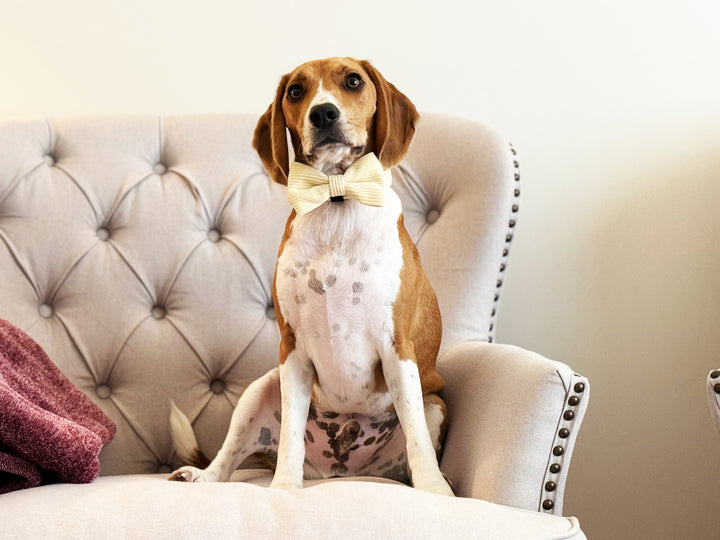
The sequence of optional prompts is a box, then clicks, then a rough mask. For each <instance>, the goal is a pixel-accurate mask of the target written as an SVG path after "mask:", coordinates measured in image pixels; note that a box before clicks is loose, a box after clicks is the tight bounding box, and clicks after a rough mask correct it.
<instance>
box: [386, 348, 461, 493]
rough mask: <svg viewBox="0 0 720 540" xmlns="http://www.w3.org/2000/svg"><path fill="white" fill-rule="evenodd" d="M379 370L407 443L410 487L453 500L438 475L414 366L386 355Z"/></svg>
mask: <svg viewBox="0 0 720 540" xmlns="http://www.w3.org/2000/svg"><path fill="white" fill-rule="evenodd" d="M382 368H383V375H384V376H385V381H386V383H387V385H388V389H389V390H390V394H391V396H392V400H393V404H394V405H395V411H396V413H397V415H398V419H399V420H400V427H402V430H403V433H404V434H405V439H406V440H407V448H406V450H407V457H408V466H409V467H410V474H411V475H412V482H413V486H414V487H416V488H418V489H422V490H424V491H429V492H431V493H437V494H440V495H450V496H453V492H452V489H451V488H450V486H449V485H448V483H447V481H446V480H445V478H444V477H443V474H442V473H441V472H440V467H439V466H438V461H437V453H436V452H435V448H434V446H433V443H432V439H431V437H430V431H429V429H428V425H427V420H426V419H425V406H424V401H423V394H422V385H421V384H420V373H419V371H418V367H417V364H416V363H415V362H414V361H413V360H402V359H400V358H398V356H397V354H392V353H390V354H386V355H385V357H384V358H383V359H382Z"/></svg>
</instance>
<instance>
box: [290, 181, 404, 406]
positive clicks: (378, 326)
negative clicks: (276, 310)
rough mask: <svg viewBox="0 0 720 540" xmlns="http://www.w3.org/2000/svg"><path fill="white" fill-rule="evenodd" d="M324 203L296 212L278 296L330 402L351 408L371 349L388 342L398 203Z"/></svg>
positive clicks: (361, 394) (362, 386) (370, 365)
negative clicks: (298, 213)
mask: <svg viewBox="0 0 720 540" xmlns="http://www.w3.org/2000/svg"><path fill="white" fill-rule="evenodd" d="M387 199H388V200H387V202H386V205H385V206H384V207H381V208H374V207H369V206H364V205H362V204H360V203H357V202H355V201H352V200H348V201H344V202H342V203H328V204H325V205H324V206H322V207H320V208H318V209H317V210H315V211H314V212H311V213H310V214H307V215H305V216H302V217H296V218H295V220H294V222H293V225H292V233H291V236H290V238H289V239H288V241H287V242H286V244H285V247H284V249H283V252H282V253H281V255H280V258H279V261H278V268H277V296H278V302H279V307H280V310H281V313H282V315H283V318H284V319H285V320H286V321H287V322H288V323H289V324H290V326H291V327H292V329H293V332H294V333H295V339H296V347H297V348H298V349H300V351H301V352H302V353H303V354H305V355H306V356H307V357H308V358H310V360H311V361H312V363H313V365H314V367H315V371H316V373H317V376H318V383H319V385H320V387H321V388H320V390H321V391H322V393H324V394H325V397H326V398H327V399H328V400H329V401H330V403H331V404H333V405H335V406H338V407H339V408H340V407H342V408H343V409H345V408H353V406H356V402H364V401H366V400H367V399H368V396H370V395H371V394H372V393H373V392H374V390H375V387H376V383H377V381H376V378H377V373H378V362H379V354H378V350H379V349H380V348H381V347H383V346H386V344H387V343H388V342H391V341H392V336H393V330H394V329H393V318H392V309H393V304H394V302H395V299H396V298H397V294H398V290H399V287H400V270H401V268H402V246H401V244H400V240H399V235H398V228H397V227H398V225H397V221H398V217H399V215H400V202H399V200H398V198H397V196H396V195H395V194H394V192H392V190H389V192H388V198H387Z"/></svg>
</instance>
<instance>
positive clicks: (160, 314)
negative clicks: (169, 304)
mask: <svg viewBox="0 0 720 540" xmlns="http://www.w3.org/2000/svg"><path fill="white" fill-rule="evenodd" d="M165 313H166V312H165V308H163V307H161V306H153V308H152V311H151V312H150V314H151V315H152V317H153V319H157V320H160V319H162V318H164V317H165Z"/></svg>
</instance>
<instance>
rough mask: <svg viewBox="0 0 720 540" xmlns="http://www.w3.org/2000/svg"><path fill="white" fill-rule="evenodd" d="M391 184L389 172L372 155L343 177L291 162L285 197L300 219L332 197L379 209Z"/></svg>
mask: <svg viewBox="0 0 720 540" xmlns="http://www.w3.org/2000/svg"><path fill="white" fill-rule="evenodd" d="M391 182H392V173H391V172H390V170H387V171H384V170H383V168H382V165H381V164H380V161H379V160H378V159H377V157H375V154H372V153H371V154H367V155H365V156H363V157H361V158H360V159H358V160H357V161H356V162H355V163H353V164H352V165H350V167H348V169H347V170H346V171H345V174H331V175H327V174H323V173H322V172H320V171H319V170H317V169H315V168H313V167H310V166H309V165H304V164H302V163H298V162H297V161H295V162H293V163H292V164H291V165H290V174H289V175H288V185H287V198H288V201H290V204H292V206H293V208H295V212H297V214H298V215H300V216H302V215H303V214H307V213H308V212H312V211H313V210H315V209H316V208H317V207H318V206H321V205H322V204H324V203H325V202H327V201H329V200H330V199H331V198H334V197H342V198H344V199H354V200H356V201H358V202H361V203H362V204H366V205H368V206H382V205H383V204H384V203H385V192H386V191H387V188H389V187H390V183H391Z"/></svg>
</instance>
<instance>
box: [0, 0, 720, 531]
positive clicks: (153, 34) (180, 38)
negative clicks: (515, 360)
mask: <svg viewBox="0 0 720 540" xmlns="http://www.w3.org/2000/svg"><path fill="white" fill-rule="evenodd" d="M328 4H329V3H328ZM338 4H341V3H340V2H338ZM342 4H343V6H349V7H339V6H334V7H333V6H330V5H327V6H326V5H323V3H321V2H316V1H314V0H305V1H304V2H297V1H296V2H286V1H280V0H267V1H264V2H259V1H253V2H249V1H245V2H243V1H239V0H227V1H215V0H206V1H204V2H189V1H180V0H178V1H170V0H126V1H124V2H107V1H102V2H99V1H91V0H85V1H78V0H66V1H64V2H56V1H51V0H48V1H45V2H38V1H33V0H0V116H22V115H32V116H42V115H65V114H79V113H113V112H117V113H174V112H178V113H187V112H258V113H259V112H261V111H263V110H264V109H265V107H266V106H267V104H268V103H269V101H270V99H271V97H272V95H273V91H274V87H275V84H276V83H277V81H278V79H279V77H280V75H281V74H282V73H284V72H285V71H289V70H290V69H291V68H292V67H294V65H295V64H297V63H300V62H301V61H304V60H307V59H311V58H316V57H324V56H332V55H345V54H347V55H354V56H359V57H367V58H369V59H371V60H373V61H374V62H375V63H376V65H377V66H378V67H379V68H380V69H381V71H383V72H384V73H385V74H386V76H387V77H388V78H389V79H390V80H391V81H393V82H395V83H396V84H397V85H398V86H399V87H400V88H401V89H402V90H404V91H405V92H406V93H407V94H408V95H409V96H410V97H411V98H412V99H414V101H415V102H416V104H417V105H418V107H419V108H420V109H421V110H426V111H430V110H432V111H442V112H447V113H452V114H456V115H462V116H466V117H469V118H474V119H478V120H485V121H487V122H489V123H491V124H493V125H494V126H495V127H497V128H499V129H500V130H501V131H503V132H505V133H506V134H507V135H508V136H509V137H510V138H512V140H513V141H514V143H515V145H516V147H517V148H518V150H519V152H520V160H521V170H522V178H523V199H522V213H521V221H520V224H519V230H518V233H517V236H516V241H515V242H514V245H513V256H512V258H511V264H510V272H509V276H508V278H507V280H506V284H507V288H506V292H505V297H504V303H503V308H502V311H501V316H500V322H499V327H498V337H499V340H500V341H505V342H511V343H515V344H518V345H521V346H524V347H526V348H530V349H533V350H536V351H538V352H541V353H543V354H545V355H546V356H549V357H551V358H554V359H557V360H561V361H564V362H566V363H568V364H570V365H572V366H573V367H574V368H575V369H576V370H578V371H579V372H581V373H583V374H584V375H586V376H588V377H589V378H590V380H591V384H592V399H591V404H590V409H589V412H588V416H587V420H586V424H585V427H584V430H583V432H582V433H581V436H580V439H579V442H578V448H577V452H576V454H575V458H574V461H573V469H572V471H571V474H570V479H569V485H568V492H567V499H566V511H567V512H568V513H570V514H575V515H577V516H579V517H580V518H581V521H582V523H583V525H584V528H585V529H586V531H587V533H588V535H589V537H591V538H594V539H616V538H617V539H624V538H628V539H658V538H668V539H671V538H672V539H676V538H683V539H685V538H720V442H719V441H718V440H717V437H716V436H715V435H714V433H713V430H712V426H711V424H710V419H709V418H710V417H709V413H708V410H707V405H706V404H705V401H704V399H705V398H704V394H703V381H704V377H705V375H706V373H707V371H709V370H710V369H711V368H714V367H718V366H720V271H718V268H720V212H718V209H717V208H718V205H719V204H720V37H719V36H720V31H719V30H718V21H719V20H720V8H719V7H718V5H719V4H718V3H717V2H716V1H715V0H707V1H699V0H685V1H683V2H680V1H676V2H668V1H658V0H654V1H653V0H622V1H619V0H615V1H610V2H585V1H582V0H574V1H570V0H567V1H552V0H551V1H548V2H532V1H526V2H521V1H517V0H515V1H510V0H503V1H497V2H490V1H489V0H478V1H473V2H466V3H458V2H453V1H440V2H438V1H435V2H432V3H431V2H419V1H409V0H406V1H393V0H383V1H378V0H366V1H365V2H347V3H342Z"/></svg>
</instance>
